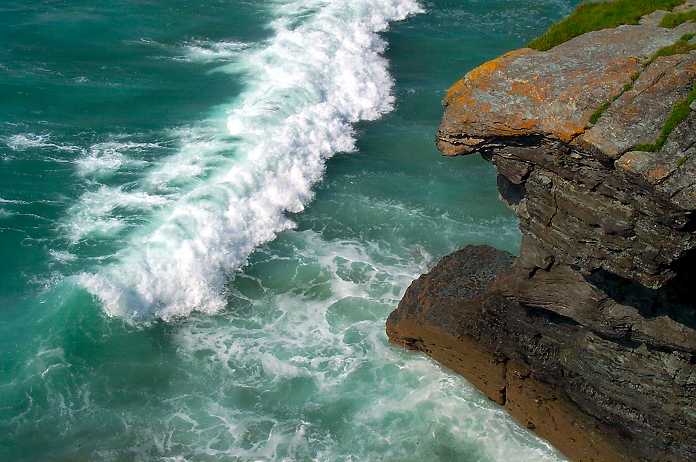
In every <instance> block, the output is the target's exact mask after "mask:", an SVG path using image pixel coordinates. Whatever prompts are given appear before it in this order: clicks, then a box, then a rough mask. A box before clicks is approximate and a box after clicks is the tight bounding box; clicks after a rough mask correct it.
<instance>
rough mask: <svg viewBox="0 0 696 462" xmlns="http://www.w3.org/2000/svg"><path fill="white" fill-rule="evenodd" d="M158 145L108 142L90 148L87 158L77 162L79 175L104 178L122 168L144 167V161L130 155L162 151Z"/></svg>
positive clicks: (84, 157)
mask: <svg viewBox="0 0 696 462" xmlns="http://www.w3.org/2000/svg"><path fill="white" fill-rule="evenodd" d="M161 147H162V146H161V145H160V144H158V143H135V142H118V141H107V142H104V143H97V144H94V145H92V146H90V148H89V150H88V152H87V153H86V154H85V156H83V157H81V158H80V159H78V160H77V161H76V163H77V170H78V173H79V174H80V175H82V176H85V177H103V176H107V175H111V174H113V173H115V172H117V171H118V170H120V169H122V168H129V167H142V166H144V165H146V164H147V162H145V161H143V160H138V159H133V158H131V157H129V156H128V153H140V152H143V151H146V150H152V149H160V148H161Z"/></svg>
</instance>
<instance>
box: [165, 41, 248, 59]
mask: <svg viewBox="0 0 696 462" xmlns="http://www.w3.org/2000/svg"><path fill="white" fill-rule="evenodd" d="M248 48H249V44H247V43H243V42H236V41H226V42H209V41H201V40H197V41H193V42H189V43H186V44H185V45H184V53H185V54H184V56H183V57H182V58H177V59H181V60H184V61H189V62H193V63H205V64H207V63H216V62H224V61H230V60H234V59H236V58H238V57H239V55H240V52H242V51H244V50H246V49H248Z"/></svg>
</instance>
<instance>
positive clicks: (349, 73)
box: [75, 0, 421, 319]
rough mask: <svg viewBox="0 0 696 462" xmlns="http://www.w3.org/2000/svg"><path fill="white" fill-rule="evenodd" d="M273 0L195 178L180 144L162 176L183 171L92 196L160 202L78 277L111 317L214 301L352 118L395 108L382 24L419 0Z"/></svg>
mask: <svg viewBox="0 0 696 462" xmlns="http://www.w3.org/2000/svg"><path fill="white" fill-rule="evenodd" d="M273 8H275V9H276V20H275V21H273V23H272V24H271V26H270V27H272V29H273V31H274V35H273V38H272V39H270V40H269V41H268V42H266V43H264V44H262V45H261V46H258V47H254V48H252V49H250V50H247V52H245V53H244V54H242V55H241V57H240V61H239V62H238V63H235V64H234V66H235V67H234V68H230V69H229V70H230V71H231V72H243V73H244V75H246V76H248V79H247V80H248V82H247V89H246V91H245V92H244V93H243V94H242V95H241V96H240V97H239V99H238V101H236V102H235V103H234V105H233V107H231V108H230V109H229V113H228V116H227V120H226V127H227V131H228V133H227V136H228V137H226V138H223V137H220V136H218V137H215V136H213V137H212V138H213V139H212V140H209V141H210V143H212V146H213V148H212V149H205V150H203V154H202V155H203V156H204V157H205V158H204V159H202V160H201V159H198V160H197V161H195V162H194V164H196V165H198V167H199V168H198V169H194V171H193V175H191V169H189V168H186V167H187V166H189V164H190V163H191V158H192V156H187V155H185V153H186V152H187V147H186V145H185V144H183V145H182V153H180V154H178V155H174V156H173V157H172V158H171V159H169V160H168V161H164V162H163V164H162V166H166V169H165V170H164V173H166V172H167V171H172V172H179V171H180V172H181V175H176V174H174V175H170V176H167V175H166V174H164V175H163V169H162V168H159V169H158V168H154V169H153V170H152V171H151V172H150V173H149V174H148V176H147V177H146V178H144V179H143V180H142V181H141V184H139V185H138V186H137V187H135V188H133V187H130V186H129V188H128V189H125V188H120V187H119V188H113V189H110V188H102V190H100V191H99V192H97V193H96V194H97V195H99V194H102V195H104V196H105V197H112V198H113V197H117V198H118V201H119V203H123V204H126V206H125V207H126V208H128V206H129V204H130V206H132V207H133V208H134V210H135V211H136V212H142V209H143V208H146V207H154V210H153V211H152V213H151V216H150V217H149V219H148V225H146V226H144V227H141V228H138V229H135V230H134V231H132V233H131V235H130V238H129V239H128V243H127V245H126V246H125V247H124V248H123V250H122V251H121V252H120V253H119V255H118V263H116V264H114V265H112V266H110V267H107V268H104V269H102V270H100V271H99V272H97V273H94V274H83V275H82V276H81V277H80V281H81V283H82V284H83V285H84V286H85V287H86V288H87V289H88V290H89V291H90V292H92V293H93V294H95V295H96V296H98V297H99V298H100V299H101V300H102V302H103V304H104V306H105V308H106V310H107V311H108V313H109V314H111V315H120V316H124V317H127V318H134V319H142V318H150V317H152V316H155V317H160V318H163V319H171V318H174V317H180V316H186V315H188V314H189V313H190V312H191V311H192V310H199V311H203V312H215V311H217V310H219V309H220V308H221V307H222V306H223V303H224V294H223V293H222V289H223V284H224V281H225V274H226V272H229V271H232V270H235V269H237V268H239V267H240V266H242V265H243V264H244V263H245V261H246V259H247V257H248V256H249V254H250V253H251V252H252V251H253V250H254V249H255V248H256V247H257V246H259V245H260V244H262V243H264V242H268V241H269V240H272V239H274V237H275V236H276V235H277V233H278V232H280V231H283V230H287V229H289V228H292V227H293V224H292V222H291V221H290V220H289V219H287V218H286V217H285V215H284V214H285V213H286V212H299V211H301V210H303V208H304V207H305V205H306V204H307V203H308V202H309V201H310V200H311V199H312V186H313V185H314V184H316V182H318V181H319V180H320V179H321V178H322V175H323V172H324V164H325V161H326V160H327V159H328V158H329V157H331V156H332V155H334V154H335V153H337V152H343V151H351V150H353V149H354V141H355V140H354V133H353V129H352V126H351V124H353V123H355V122H358V121H360V120H374V119H377V118H379V117H380V116H381V115H382V114H384V113H386V112H388V111H390V110H391V109H392V105H393V97H392V95H391V90H392V85H393V82H392V79H391V77H390V75H389V73H388V65H387V61H386V60H385V59H384V58H383V57H382V56H381V53H382V52H383V51H384V49H385V46H386V44H385V42H384V41H383V40H382V39H381V38H380V36H379V35H378V32H381V31H384V30H385V29H386V28H387V27H388V25H389V22H391V21H397V20H401V19H404V18H406V17H407V16H408V15H409V14H413V13H417V12H419V11H421V10H420V7H419V5H418V4H417V2H416V1H415V0H353V1H351V2H344V1H342V0H333V1H326V0H321V1H320V0H295V1H282V2H281V1H279V2H274V3H273ZM229 137H231V138H229ZM208 147H209V146H208ZM193 157H194V158H195V155H194V156H193ZM181 164H183V165H184V168H182V167H181ZM194 166H195V165H194ZM187 172H188V174H187ZM124 195H133V200H126V199H125V198H124ZM97 197H98V196H95V195H94V194H92V195H89V196H86V199H87V201H88V202H91V203H94V201H95V198H97ZM157 197H159V198H157ZM83 206H84V204H83ZM85 208H88V207H85ZM104 213H108V210H107V211H105V212H104ZM75 215H76V216H78V217H79V216H81V214H80V213H76V214H75ZM82 217H83V218H84V214H82ZM87 221H89V220H87ZM96 221H98V220H96ZM85 226H87V224H85ZM116 228H118V226H116ZM80 237H81V236H77V238H78V239H79V238H80Z"/></svg>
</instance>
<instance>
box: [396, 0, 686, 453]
mask: <svg viewBox="0 0 696 462" xmlns="http://www.w3.org/2000/svg"><path fill="white" fill-rule="evenodd" d="M690 5H691V4H690V3H689V4H687V7H689V6H690ZM663 14H664V13H659V12H658V13H656V14H653V15H651V16H649V17H646V18H644V19H643V20H642V21H641V24H639V25H635V26H621V27H618V28H616V29H609V30H602V31H597V32H592V33H589V34H585V35H583V36H580V37H577V38H575V39H573V40H571V41H569V42H566V43H564V44H562V45H559V46H557V47H556V48H553V49H551V50H549V51H548V52H539V51H535V50H531V49H522V50H517V51H514V52H511V53H508V54H506V55H504V56H502V57H500V58H498V59H496V60H493V61H491V62H488V63H486V64H484V65H482V66H480V67H479V68H477V69H475V70H473V71H472V72H470V73H469V74H467V75H466V76H465V77H464V78H463V79H462V80H461V81H459V82H457V83H456V84H455V85H454V86H453V87H452V88H451V89H450V90H449V92H448V94H447V96H446V99H445V115H444V117H443V121H442V124H441V127H440V130H439V133H438V147H439V148H440V150H441V151H442V152H443V153H444V154H445V155H448V156H458V155H467V154H472V153H480V154H482V155H483V156H484V157H485V158H486V159H488V160H490V161H491V162H492V163H493V164H494V165H495V166H496V168H497V171H498V187H499V191H500V195H501V198H502V199H503V200H504V201H505V202H506V203H508V204H509V205H510V206H511V207H512V208H513V210H515V212H516V214H517V215H518V217H519V220H520V229H521V231H522V235H523V239H522V246H521V250H520V255H519V257H518V258H514V257H512V256H510V255H507V254H505V253H502V252H499V251H496V250H495V249H491V248H487V247H469V248H465V249H463V250H461V251H459V252H457V253H455V254H453V255H451V256H449V257H446V258H445V259H443V260H442V261H441V262H440V263H439V264H438V265H437V266H436V267H435V268H434V269H433V270H432V271H431V272H430V273H429V274H427V275H424V276H422V277H421V278H420V279H419V280H417V281H415V282H414V283H413V285H412V286H411V287H410V288H409V290H408V291H407V293H406V295H405V297H404V299H403V300H402V302H401V304H400V305H399V307H398V309H397V310H396V311H395V312H394V313H392V315H391V316H390V318H389V320H388V322H387V332H388V335H389V337H390V339H391V340H392V341H393V342H394V343H397V344H400V345H403V346H405V347H407V348H410V349H414V350H419V351H422V352H425V353H427V354H429V355H431V356H432V357H433V358H434V359H436V360H438V361H440V362H441V363H442V364H444V365H446V366H447V367H449V368H451V369H453V370H454V371H457V372H459V373H461V374H463V375H464V376H465V377H466V378H467V379H468V380H469V381H470V382H471V383H472V384H474V385H475V386H476V387H478V388H479V389H480V390H481V391H482V392H484V393H485V394H486V395H487V396H488V397H490V398H491V399H493V400H495V401H497V402H498V403H500V404H501V405H504V406H505V407H506V409H507V410H508V411H509V412H510V414H511V415H512V416H513V417H514V418H516V419H517V420H518V421H520V422H521V423H522V424H523V425H526V426H527V427H529V428H531V429H533V430H535V431H536V432H537V433H538V434H539V435H541V436H542V437H544V438H547V439H548V440H549V441H550V442H551V443H552V444H554V445H555V446H556V447H557V448H558V449H559V450H561V451H562V452H563V453H564V454H566V455H567V456H568V457H569V458H570V459H571V460H577V461H598V462H599V461H601V462H610V461H614V460H616V461H657V460H659V461H690V460H696V288H694V286H692V284H693V283H694V282H695V281H696V215H695V214H694V211H696V111H694V109H696V108H694V107H692V108H691V111H687V114H686V116H685V117H679V118H677V119H675V118H674V108H675V107H676V106H678V105H679V104H683V103H684V101H686V100H687V98H688V96H689V93H690V92H692V91H693V89H694V85H695V83H696V52H687V53H682V54H675V55H671V56H663V57H658V58H656V59H655V54H656V52H657V51H658V50H660V49H662V48H664V47H667V46H670V45H672V44H674V43H675V42H677V41H678V40H680V39H681V38H683V37H684V36H685V35H687V34H692V33H696V25H695V24H693V23H685V24H682V25H680V26H679V27H677V28H674V29H667V28H662V27H659V26H658V23H659V18H660V17H661V15H663ZM687 38H688V35H687ZM670 120H671V121H674V120H676V121H677V122H678V123H676V126H675V127H674V128H673V130H671V131H669V130H666V128H665V127H666V125H669V123H670V122H669V121H670ZM592 122H594V123H592ZM661 135H663V136H664V135H668V136H666V138H665V139H664V140H663V142H662V143H660V142H659V139H660V136H661ZM646 146H648V147H650V146H652V148H653V149H651V150H650V152H649V151H648V150H646V148H645V147H646ZM641 149H643V150H641Z"/></svg>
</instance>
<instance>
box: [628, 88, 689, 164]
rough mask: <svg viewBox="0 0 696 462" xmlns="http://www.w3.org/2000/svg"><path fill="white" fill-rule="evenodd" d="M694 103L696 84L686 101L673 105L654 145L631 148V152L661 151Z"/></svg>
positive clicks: (640, 145)
mask: <svg viewBox="0 0 696 462" xmlns="http://www.w3.org/2000/svg"><path fill="white" fill-rule="evenodd" d="M694 101H696V84H695V85H694V86H693V87H692V88H691V91H690V92H689V95H688V96H687V97H686V99H683V100H681V101H679V102H678V103H677V104H675V105H674V108H673V109H672V113H671V114H670V115H669V117H668V118H667V120H666V121H665V124H664V126H663V127H662V130H661V131H660V136H659V137H658V138H657V140H656V141H655V143H653V144H639V145H638V146H635V147H634V148H633V151H647V152H657V151H659V150H660V149H662V147H663V146H664V145H665V143H666V142H667V138H668V137H669V135H670V134H671V133H672V131H674V129H675V128H677V126H678V125H679V124H680V123H682V122H683V121H684V119H686V118H687V116H688V115H689V112H691V108H690V107H689V106H691V105H692V104H693V102H694Z"/></svg>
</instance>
